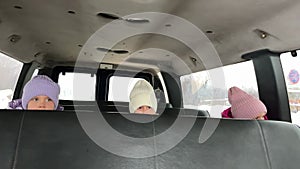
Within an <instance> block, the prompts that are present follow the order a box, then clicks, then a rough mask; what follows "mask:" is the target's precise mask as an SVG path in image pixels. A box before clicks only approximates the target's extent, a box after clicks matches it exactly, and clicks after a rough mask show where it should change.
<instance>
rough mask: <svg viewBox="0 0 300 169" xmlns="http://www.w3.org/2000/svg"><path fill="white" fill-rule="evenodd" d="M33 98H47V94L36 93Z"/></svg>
mask: <svg viewBox="0 0 300 169" xmlns="http://www.w3.org/2000/svg"><path fill="white" fill-rule="evenodd" d="M33 98H49V96H46V95H37V96H34V97H33Z"/></svg>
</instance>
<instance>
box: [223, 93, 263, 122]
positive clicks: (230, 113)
mask: <svg viewBox="0 0 300 169" xmlns="http://www.w3.org/2000/svg"><path fill="white" fill-rule="evenodd" d="M228 99H229V103H230V104H231V108H228V109H226V110H224V111H223V112H222V117H223V118H239V119H258V120H267V119H268V118H267V116H266V114H267V108H266V106H265V105H264V103H263V102H261V101H260V100H259V99H257V98H256V97H254V96H252V95H249V94H248V93H246V92H245V91H243V90H241V89H240V88H238V87H231V88H230V89H229V90H228Z"/></svg>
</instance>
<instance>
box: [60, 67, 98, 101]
mask: <svg viewBox="0 0 300 169" xmlns="http://www.w3.org/2000/svg"><path fill="white" fill-rule="evenodd" d="M75 77H76V78H75ZM74 79H75V80H76V81H74ZM74 82H76V85H78V87H77V88H80V89H82V90H77V91H76V92H74V91H75V88H74ZM58 84H59V86H60V89H61V91H60V95H59V99H60V100H77V101H94V100H96V99H95V97H96V76H94V75H91V74H87V73H74V72H70V73H60V74H59V78H58Z"/></svg>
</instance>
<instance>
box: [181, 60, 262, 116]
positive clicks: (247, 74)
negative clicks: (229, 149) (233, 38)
mask: <svg viewBox="0 0 300 169" xmlns="http://www.w3.org/2000/svg"><path fill="white" fill-rule="evenodd" d="M211 72H214V73H213V74H212V73H211ZM215 72H220V73H222V74H220V77H224V78H225V84H223V86H222V85H221V86H220V85H218V84H213V82H212V79H211V78H210V75H214V76H215V75H218V74H215ZM223 74H224V75H223ZM180 81H181V86H182V93H183V107H184V108H192V109H200V110H208V111H209V113H210V115H211V117H216V118H220V117H221V113H222V111H223V110H225V109H226V108H228V107H230V104H229V101H228V96H227V93H228V89H229V88H230V87H232V86H237V87H239V88H241V89H243V90H244V91H246V92H247V93H249V94H251V95H253V96H255V97H258V88H257V81H256V76H255V71H254V66H253V63H252V61H247V62H243V63H238V64H234V65H229V66H224V67H222V68H217V69H212V70H209V71H201V72H196V73H192V74H189V75H184V76H181V77H180Z"/></svg>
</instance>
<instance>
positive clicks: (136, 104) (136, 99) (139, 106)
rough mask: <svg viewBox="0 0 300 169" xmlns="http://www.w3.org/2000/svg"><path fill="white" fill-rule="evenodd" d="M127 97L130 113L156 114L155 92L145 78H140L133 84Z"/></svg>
mask: <svg viewBox="0 0 300 169" xmlns="http://www.w3.org/2000/svg"><path fill="white" fill-rule="evenodd" d="M129 99H130V102H129V111H130V113H139V114H156V110H157V100H156V97H155V93H154V90H153V88H152V86H151V85H150V83H149V82H147V81H146V80H140V81H138V82H137V83H136V84H135V85H134V87H133V89H132V90H131V92H130V98H129Z"/></svg>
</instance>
